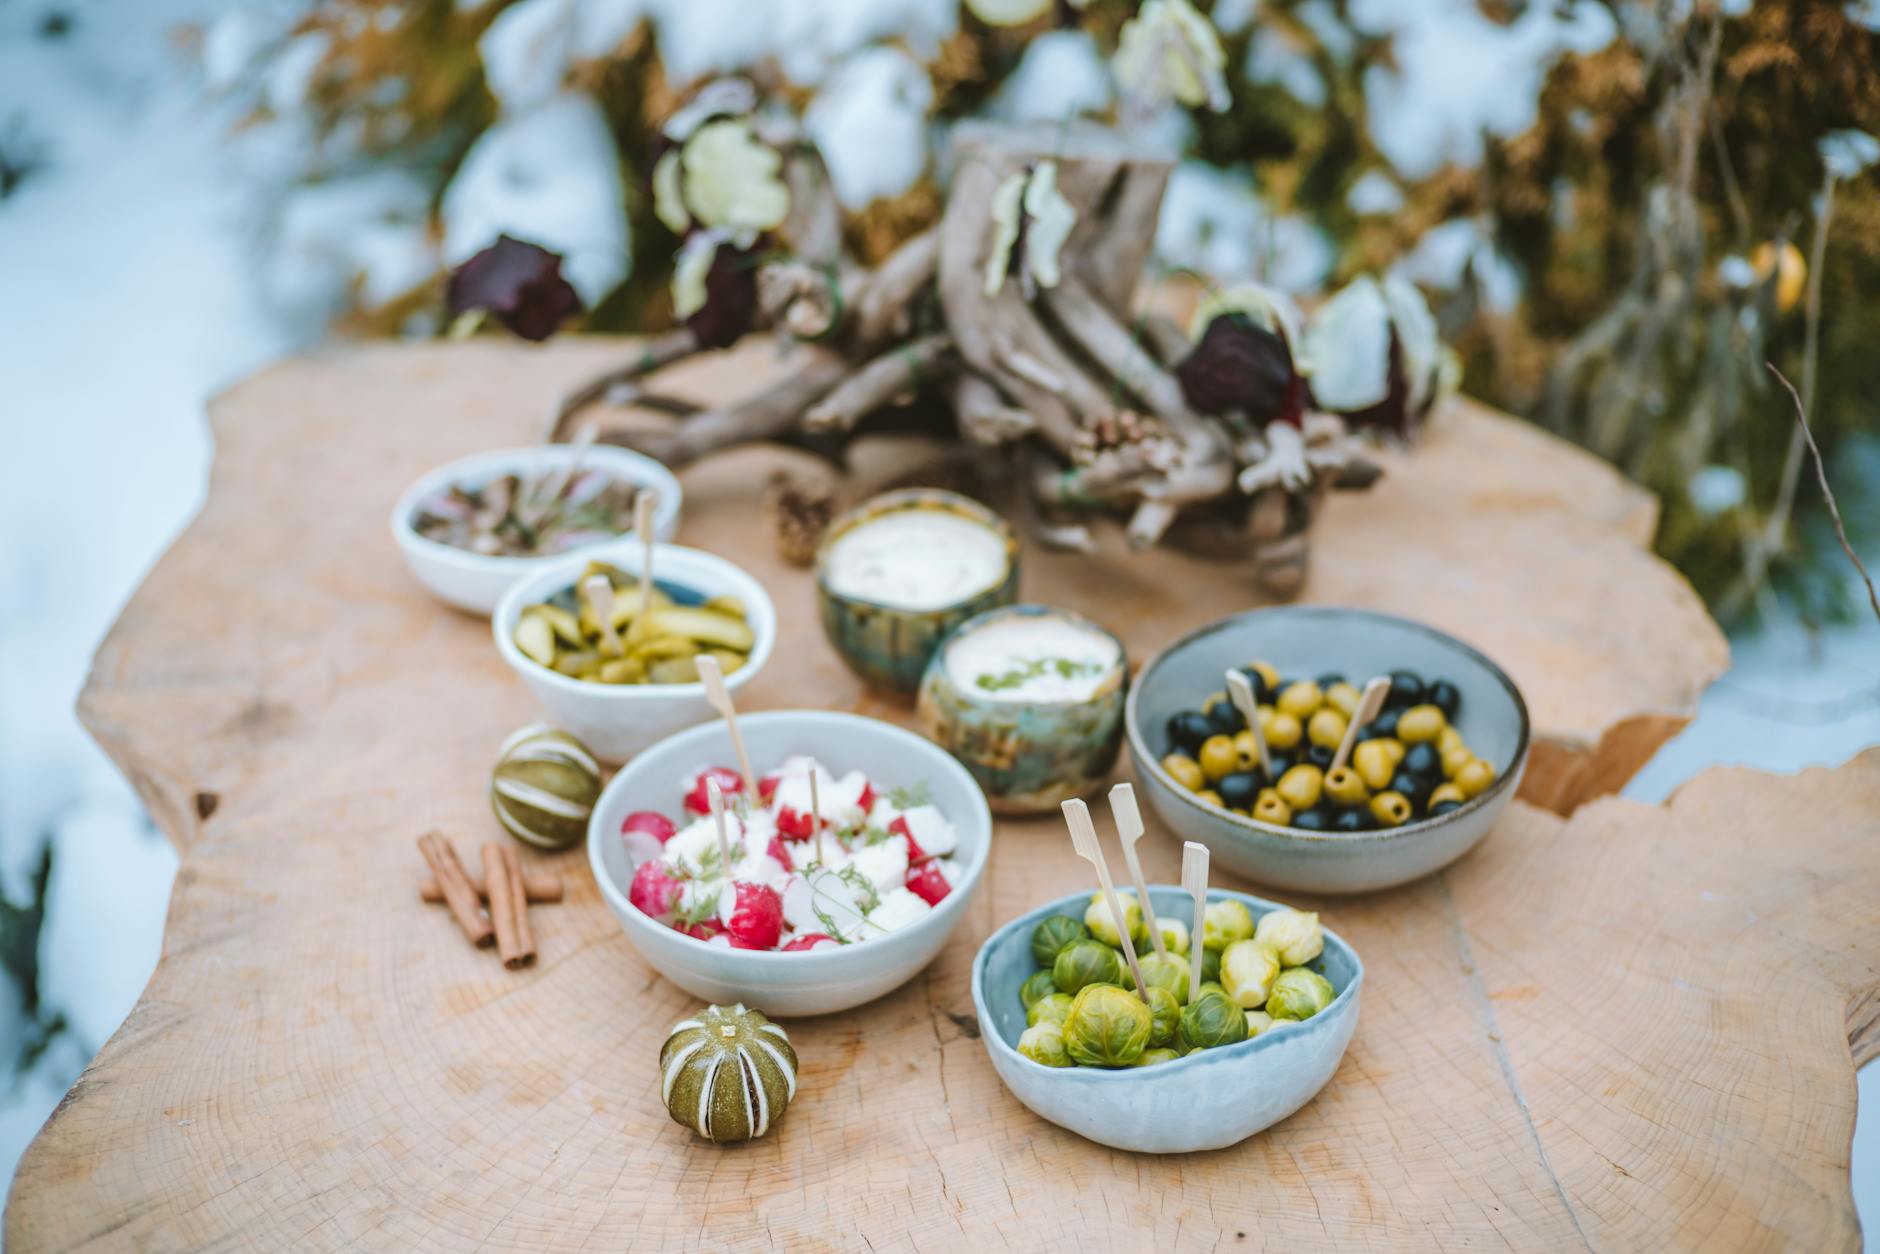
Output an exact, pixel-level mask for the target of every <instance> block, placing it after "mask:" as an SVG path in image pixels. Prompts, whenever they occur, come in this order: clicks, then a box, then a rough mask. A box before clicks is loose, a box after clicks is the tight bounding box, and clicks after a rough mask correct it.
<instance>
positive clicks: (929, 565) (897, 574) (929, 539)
mask: <svg viewBox="0 0 1880 1254" xmlns="http://www.w3.org/2000/svg"><path fill="white" fill-rule="evenodd" d="M1005 574H1006V552H1005V540H1004V538H1003V537H1002V536H1000V535H999V534H998V533H997V532H996V531H993V530H992V529H991V528H989V527H987V526H985V525H984V524H983V523H979V522H975V521H974V520H972V519H970V518H964V517H961V516H960V515H958V514H952V513H948V512H946V511H945V510H937V509H905V510H897V511H895V512H894V513H890V514H883V515H882V516H880V517H879V518H873V519H870V520H868V521H867V522H863V523H859V524H857V525H856V526H855V527H853V528H851V529H850V530H849V531H846V532H844V533H843V534H842V535H840V536H838V537H837V538H836V540H835V542H834V543H833V544H831V545H830V546H829V552H828V554H827V556H826V557H825V558H824V564H823V579H824V582H825V583H826V584H827V585H828V587H829V590H830V591H831V592H833V593H835V594H836V595H837V596H841V597H848V598H851V599H853V600H857V601H867V602H870V603H871V604H874V605H881V606H886V607H887V608H889V609H896V610H937V609H943V608H945V607H946V606H949V605H956V604H958V603H959V602H961V601H964V600H967V599H968V598H970V597H974V596H977V595H978V594H980V593H982V592H984V591H986V590H987V589H988V588H991V587H994V586H996V585H997V584H998V583H999V581H1000V580H1002V579H1004V578H1005Z"/></svg>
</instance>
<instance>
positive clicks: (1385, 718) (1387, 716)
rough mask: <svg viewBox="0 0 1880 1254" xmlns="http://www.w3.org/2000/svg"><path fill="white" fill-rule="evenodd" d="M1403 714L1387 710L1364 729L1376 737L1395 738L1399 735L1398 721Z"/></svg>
mask: <svg viewBox="0 0 1880 1254" xmlns="http://www.w3.org/2000/svg"><path fill="white" fill-rule="evenodd" d="M1402 713H1403V711H1402V710H1385V711H1383V712H1382V713H1381V714H1379V715H1378V716H1377V717H1376V718H1374V719H1372V720H1371V721H1370V722H1368V723H1366V724H1365V725H1364V729H1365V730H1366V731H1368V732H1370V733H1372V734H1373V735H1374V736H1395V735H1396V734H1397V719H1398V716H1399V715H1401V714H1402Z"/></svg>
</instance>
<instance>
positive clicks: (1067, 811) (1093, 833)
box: [1062, 797, 1148, 997]
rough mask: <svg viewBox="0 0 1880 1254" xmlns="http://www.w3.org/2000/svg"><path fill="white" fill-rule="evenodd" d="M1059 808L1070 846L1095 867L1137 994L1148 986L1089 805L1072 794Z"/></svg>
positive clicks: (1140, 993)
mask: <svg viewBox="0 0 1880 1254" xmlns="http://www.w3.org/2000/svg"><path fill="white" fill-rule="evenodd" d="M1062 809H1063V811H1064V821H1065V822H1067V823H1069V824H1070V827H1071V847H1072V848H1073V849H1075V850H1076V851H1077V856H1078V857H1080V858H1082V859H1083V860H1084V861H1085V862H1088V863H1089V864H1090V865H1091V867H1092V868H1094V869H1095V870H1096V873H1097V886H1098V887H1099V888H1101V889H1102V890H1103V900H1104V901H1105V903H1107V904H1108V905H1109V907H1110V918H1111V919H1112V920H1113V921H1114V922H1115V923H1116V935H1117V937H1118V938H1119V939H1120V940H1121V941H1122V942H1123V957H1124V958H1126V959H1128V960H1129V973H1130V975H1132V976H1134V977H1135V980H1136V995H1137V996H1138V997H1140V996H1141V995H1142V990H1143V989H1144V988H1146V987H1148V986H1147V985H1145V984H1144V983H1143V982H1142V968H1141V967H1139V966H1137V965H1136V943H1135V942H1134V941H1132V940H1130V939H1129V928H1128V927H1127V926H1126V925H1125V923H1124V921H1123V903H1122V902H1121V901H1120V900H1118V899H1117V896H1116V885H1115V883H1114V882H1112V881H1111V879H1110V866H1109V863H1107V862H1105V861H1104V860H1103V847H1102V846H1101V845H1099V844H1098V843H1097V828H1096V824H1094V823H1092V822H1091V821H1090V807H1089V806H1087V805H1085V804H1084V803H1083V801H1082V800H1081V799H1079V798H1076V797H1073V798H1072V799H1071V800H1069V801H1066V802H1064V804H1063V807H1062Z"/></svg>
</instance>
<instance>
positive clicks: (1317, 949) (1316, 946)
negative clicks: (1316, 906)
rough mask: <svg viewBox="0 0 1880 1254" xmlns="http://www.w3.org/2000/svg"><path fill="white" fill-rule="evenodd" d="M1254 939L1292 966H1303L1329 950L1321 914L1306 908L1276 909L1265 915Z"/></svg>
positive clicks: (1255, 930)
mask: <svg viewBox="0 0 1880 1254" xmlns="http://www.w3.org/2000/svg"><path fill="white" fill-rule="evenodd" d="M1253 939H1255V940H1257V941H1259V942H1260V943H1261V944H1262V945H1265V946H1266V947H1267V948H1268V949H1271V950H1272V951H1273V952H1274V953H1275V954H1278V955H1279V960H1280V961H1281V962H1283V963H1285V964H1286V965H1287V966H1289V967H1303V966H1304V965H1305V964H1306V963H1308V962H1311V961H1312V960H1313V959H1314V958H1316V957H1318V956H1319V955H1320V954H1322V953H1324V952H1325V929H1324V928H1322V927H1320V926H1319V916H1318V915H1317V914H1316V913H1312V912H1308V911H1305V910H1274V911H1271V912H1270V913H1268V914H1265V915H1262V916H1261V918H1260V923H1259V926H1257V927H1255V928H1254V929H1253Z"/></svg>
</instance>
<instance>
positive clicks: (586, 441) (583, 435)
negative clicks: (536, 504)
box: [535, 422, 601, 527]
mask: <svg viewBox="0 0 1880 1254" xmlns="http://www.w3.org/2000/svg"><path fill="white" fill-rule="evenodd" d="M600 431H601V429H600V424H599V423H593V422H587V423H583V424H581V430H579V431H577V432H576V433H575V437H574V439H572V440H570V441H569V442H568V447H569V448H570V449H571V450H573V451H572V452H571V453H570V454H569V456H568V460H567V462H566V463H564V464H563V466H562V468H561V469H560V470H559V471H557V472H556V474H555V478H554V479H553V480H552V483H553V486H552V487H551V488H550V489H549V492H548V499H547V500H546V501H544V502H543V504H542V509H541V512H540V513H538V514H536V516H535V525H536V526H537V527H540V526H541V525H542V524H543V523H545V522H547V521H548V520H549V518H550V516H552V515H553V514H554V512H555V503H556V502H557V501H559V500H561V498H562V494H563V493H565V492H567V490H568V485H570V484H572V483H573V482H574V477H575V476H576V475H577V474H579V473H580V471H581V463H582V462H584V461H586V460H587V455H588V450H589V449H591V448H593V447H594V437H595V436H597V435H599V434H600Z"/></svg>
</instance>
